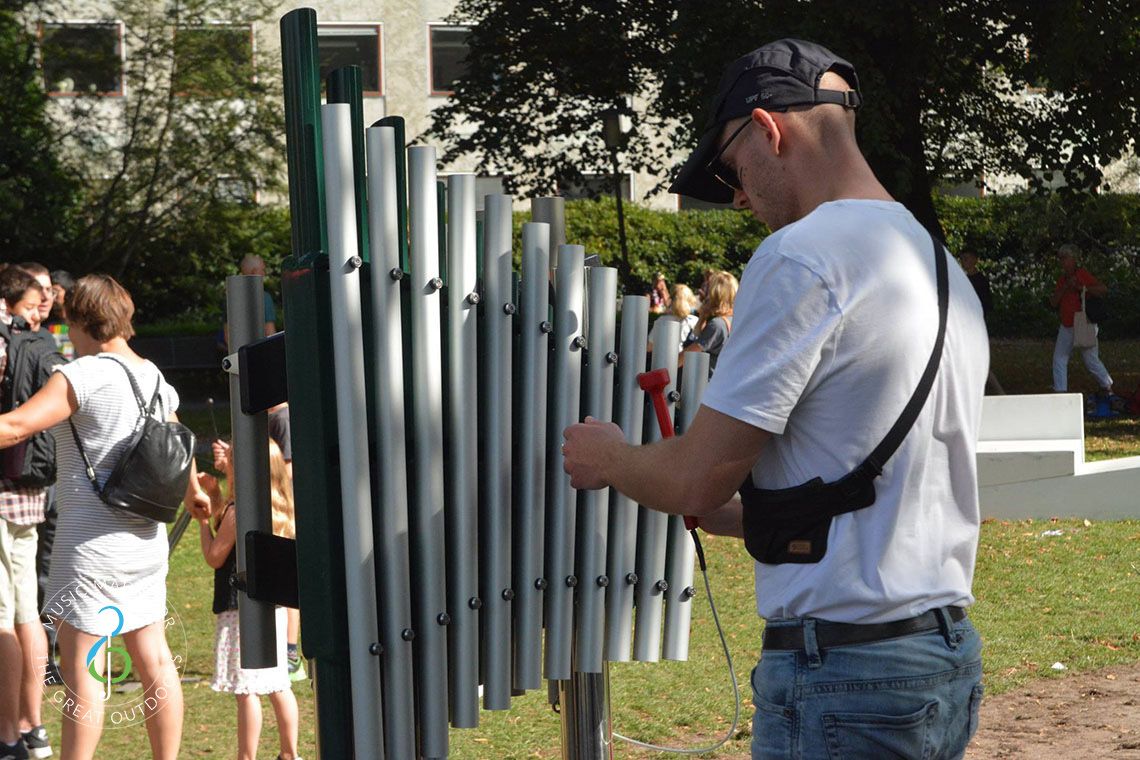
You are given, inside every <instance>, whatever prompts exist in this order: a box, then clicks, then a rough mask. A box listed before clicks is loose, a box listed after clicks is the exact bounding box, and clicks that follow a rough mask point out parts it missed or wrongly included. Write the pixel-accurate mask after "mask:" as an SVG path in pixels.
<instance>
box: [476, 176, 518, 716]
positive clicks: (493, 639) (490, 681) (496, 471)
mask: <svg viewBox="0 0 1140 760" xmlns="http://www.w3.org/2000/svg"><path fill="white" fill-rule="evenodd" d="M483 241H484V242H483V307H482V311H481V312H480V319H481V320H482V325H481V327H482V330H481V334H482V336H483V338H484V340H485V345H484V350H483V352H482V356H481V357H480V358H481V359H482V363H481V364H480V368H479V369H480V372H479V374H480V378H481V381H482V386H483V391H484V392H483V393H482V394H480V397H481V399H482V403H481V404H480V405H479V407H480V408H479V411H480V414H479V423H480V434H481V436H482V437H481V441H480V443H481V445H482V449H483V464H482V473H481V474H482V476H483V483H482V485H483V488H482V498H481V499H480V524H479V534H480V541H479V546H480V549H481V554H480V558H479V560H480V576H479V582H480V593H481V595H482V598H483V609H482V612H481V613H480V614H481V615H482V654H483V657H482V662H483V706H484V707H486V708H487V709H488V710H505V709H507V708H509V707H510V706H511V600H512V599H513V598H514V590H513V589H512V587H511V353H512V340H513V339H512V333H513V329H514V313H515V304H514V303H513V300H512V293H511V290H512V267H513V259H512V256H511V196H509V195H488V196H487V197H486V199H485V200H484V204H483Z"/></svg>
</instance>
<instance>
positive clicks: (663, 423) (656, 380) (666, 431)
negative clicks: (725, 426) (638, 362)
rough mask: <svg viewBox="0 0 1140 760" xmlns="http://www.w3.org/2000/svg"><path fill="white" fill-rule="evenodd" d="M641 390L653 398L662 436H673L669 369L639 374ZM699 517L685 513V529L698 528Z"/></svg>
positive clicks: (662, 368) (638, 382)
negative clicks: (668, 402)
mask: <svg viewBox="0 0 1140 760" xmlns="http://www.w3.org/2000/svg"><path fill="white" fill-rule="evenodd" d="M637 384H638V386H640V388H641V390H643V391H645V392H646V393H648V394H649V397H650V398H651V399H653V411H655V412H657V426H658V427H660V428H661V437H662V438H672V437H673V421H672V420H671V419H669V407H668V406H666V405H665V389H666V388H667V387H669V370H667V369H665V368H664V367H661V368H660V369H655V370H652V371H651V372H642V373H641V374H640V375H638V376H637ZM696 528H697V518H695V517H690V516H688V515H685V530H696Z"/></svg>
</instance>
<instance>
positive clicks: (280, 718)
mask: <svg viewBox="0 0 1140 760" xmlns="http://www.w3.org/2000/svg"><path fill="white" fill-rule="evenodd" d="M232 454H233V452H232V449H231V448H230V447H229V445H228V444H226V443H224V442H221V441H219V442H216V443H215V444H214V459H215V464H217V465H219V469H221V470H223V471H224V472H225V475H226V479H227V480H228V481H229V484H230V488H229V490H230V493H233V482H234V473H233V456H232ZM269 480H270V495H271V502H272V505H273V532H274V534H276V535H279V536H284V537H286V538H293V535H294V523H293V497H292V493H293V489H292V487H291V485H290V483H289V474H288V471H287V470H286V466H285V460H284V459H283V458H282V456H281V449H280V448H278V446H277V444H276V443H274V442H273V441H272V440H271V441H270V442H269ZM198 481H199V483H200V484H201V486H202V488H203V489H204V490H205V491H206V493H207V494H209V495H210V505H211V509H210V512H211V515H212V516H213V517H212V520H211V519H204V520H200V521H199V524H200V525H201V528H200V537H201V540H202V556H203V557H205V559H206V564H208V565H209V566H210V567H212V568H214V614H215V615H217V627H216V633H215V638H214V650H215V655H214V657H215V659H214V680H213V682H212V683H211V684H210V687H211V688H212V689H213V690H214V691H219V692H226V693H229V694H233V695H234V696H235V697H236V698H237V707H238V760H256V757H257V744H258V741H259V740H260V738H261V695H263V694H264V695H268V696H269V701H270V703H271V704H272V705H273V713H274V715H275V716H276V718H277V733H278V735H279V737H280V742H281V753H280V754H279V755H278V756H277V757H278V760H300V758H298V757H297V724H298V718H297V700H296V698H295V697H294V696H293V691H292V689H291V688H290V686H291V684H290V682H289V671H288V666H287V665H286V655H285V652H286V648H285V631H286V614H285V608H283V607H278V608H277V610H276V618H277V621H276V622H277V650H278V651H277V666H276V667H273V668H260V669H256V670H252V669H245V668H242V667H241V666H240V665H239V663H240V661H241V660H240V658H241V647H240V645H239V640H238V638H239V637H238V611H237V591H236V590H235V589H234V588H233V586H232V585H231V583H230V578H231V576H232V575H233V573H234V570H235V568H236V565H237V554H236V552H235V550H234V546H235V542H236V540H237V518H236V516H235V514H234V509H235V506H234V501H233V499H229V500H225V499H224V498H223V497H222V492H221V488H220V486H219V483H218V480H217V478H215V477H213V476H212V475H209V474H206V473H202V474H200V475H199V476H198ZM211 523H212V526H211Z"/></svg>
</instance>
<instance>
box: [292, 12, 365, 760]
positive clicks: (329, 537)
mask: <svg viewBox="0 0 1140 760" xmlns="http://www.w3.org/2000/svg"><path fill="white" fill-rule="evenodd" d="M281 54H282V63H283V70H284V86H285V135H286V150H287V153H288V165H289V208H290V214H291V223H292V241H293V252H292V256H290V257H289V258H288V259H287V260H286V262H285V266H284V272H283V276H282V291H283V292H282V295H283V297H284V303H285V313H286V314H288V315H289V324H290V329H288V330H286V333H285V343H286V350H287V353H288V355H289V356H294V357H304V361H292V362H289V363H288V367H287V370H286V372H287V381H288V385H289V402H290V406H291V407H292V409H293V414H292V420H291V423H292V426H293V446H294V451H295V456H294V459H293V476H294V482H293V493H294V500H295V502H296V516H297V559H298V563H299V566H300V568H301V572H300V573H299V583H300V597H301V610H302V612H303V614H302V615H301V640H302V644H303V647H304V653H305V656H306V657H308V658H310V659H311V660H312V661H313V677H314V681H315V688H316V695H317V700H316V701H317V734H318V736H317V740H318V744H319V747H320V754H321V756H322V757H336V758H352V757H353V756H354V751H353V747H352V743H351V737H352V693H351V689H350V686H349V669H348V658H347V656H346V655H345V653H344V642H345V641H347V640H348V622H347V610H348V603H347V599H346V596H345V581H344V565H343V557H344V537H343V526H342V516H341V512H340V509H339V504H340V483H339V478H338V474H337V473H338V467H337V458H338V446H337V430H336V408H335V392H336V390H335V388H334V387H333V373H332V370H331V368H332V355H331V348H332V334H331V319H330V304H329V301H330V295H329V281H328V257H327V255H326V254H325V251H326V250H327V236H326V231H325V218H324V197H323V195H324V176H323V160H322V152H321V116H320V103H321V93H320V84H319V81H318V77H317V17H316V12H315V11H313V10H312V9H311V8H301V9H298V10H295V11H292V12H290V13H288V14H286V15H285V16H284V17H283V18H282V19H281Z"/></svg>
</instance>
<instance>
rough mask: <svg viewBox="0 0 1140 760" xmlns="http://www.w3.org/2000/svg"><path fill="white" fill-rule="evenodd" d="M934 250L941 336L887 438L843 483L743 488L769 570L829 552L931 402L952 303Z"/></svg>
mask: <svg viewBox="0 0 1140 760" xmlns="http://www.w3.org/2000/svg"><path fill="white" fill-rule="evenodd" d="M930 240H931V242H932V243H933V245H934V270H935V274H936V277H937V280H938V336H937V337H936V338H935V339H934V349H933V351H931V353H930V359H929V361H927V363H926V369H925V370H924V371H923V374H922V379H920V380H919V381H918V387H917V388H915V390H914V393H913V394H912V395H911V397H910V401H908V402H907V405H906V407H905V408H904V409H903V411H902V414H900V415H899V418H898V419H897V420H896V421H895V424H894V425H893V426H891V429H890V430H889V431H888V432H887V434H886V436H885V437H884V438H883V440H882V441H881V442H880V443H879V445H878V446H876V447H875V450H874V451H873V452H871V455H870V456H868V457H867V458H866V459H865V460H863V463H862V464H860V465H859V466H858V467H856V468H855V469H854V470H852V471H851V472H849V473H848V474H847V475H844V476H843V477H842V478H840V479H839V480H836V481H834V482H831V483H825V482H824V481H823V479H822V478H812V479H811V480H809V481H808V482H806V483H803V484H801V485H798V486H793V487H792V488H780V489H775V490H769V489H763V488H757V487H756V485H755V483H753V482H752V475H751V473H750V474H749V476H748V479H747V480H745V481H744V483H743V484H742V485H741V486H740V500H741V502H742V503H743V504H744V545H745V547H746V548H747V549H748V553H749V554H751V555H752V556H753V558H755V559H756V560H757V561H758V562H764V563H766V564H769V565H780V564H784V563H789V562H791V563H798V564H809V563H814V562H819V561H820V560H821V559H823V555H824V554H825V553H826V552H827V535H828V533H829V532H830V530H831V521H832V518H834V517H835V516H837V515H842V514H846V513H847V512H854V511H856V510H858V509H865V508H867V507H869V506H871V505H872V504H874V503H875V478H877V477H879V475H881V474H882V472H883V465H884V464H885V463H886V462H887V460H888V459H890V458H891V456H892V455H893V454H894V453H895V450H896V449H898V447H899V444H901V443H902V441H903V439H904V438H905V437H906V434H907V433H908V432H910V429H911V427H912V426H913V425H914V421H915V420H916V419H918V414H919V412H920V411H922V407H923V406H924V405H925V403H926V398H927V396H928V395H929V394H930V388H931V386H932V385H934V376H935V375H936V374H938V365H939V363H940V362H941V360H942V345H943V343H944V342H945V339H946V312H947V308H948V305H949V300H950V293H949V291H950V287H949V281H948V274H947V263H946V257H947V255H948V254H947V253H946V250H945V249H944V248H943V247H942V246H940V245H939V244H938V241H937V240H935V239H934V236H933V235H931V237H930Z"/></svg>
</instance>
